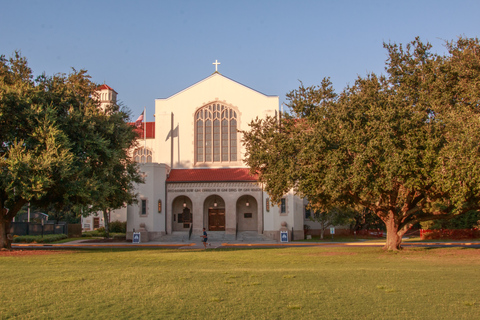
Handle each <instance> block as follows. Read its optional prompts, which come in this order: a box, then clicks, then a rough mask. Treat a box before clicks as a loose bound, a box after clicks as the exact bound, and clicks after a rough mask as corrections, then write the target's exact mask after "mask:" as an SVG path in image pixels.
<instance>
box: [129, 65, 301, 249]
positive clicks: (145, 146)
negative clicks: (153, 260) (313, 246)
mask: <svg viewBox="0 0 480 320" xmlns="http://www.w3.org/2000/svg"><path fill="white" fill-rule="evenodd" d="M278 109H279V98H278V96H269V95H265V94H262V93H260V92H258V91H256V90H253V89H251V88H249V87H247V86H245V85H242V84H240V83H238V82H236V81H234V80H231V79H229V78H227V77H225V76H223V75H221V74H220V73H218V72H215V73H213V74H212V75H210V76H209V77H207V78H205V79H203V80H201V81H199V82H197V83H196V84H194V85H192V86H190V87H188V88H186V89H184V90H182V91H180V92H178V93H176V94H174V95H172V96H170V97H167V98H162V99H156V100H155V113H154V119H155V121H154V122H153V123H143V124H142V127H141V128H139V129H138V130H139V132H142V133H141V134H142V136H141V138H139V141H138V142H139V143H138V148H137V149H136V150H132V156H133V157H134V158H135V159H137V160H136V161H138V162H139V163H140V171H141V172H142V174H143V175H144V178H145V184H140V185H138V186H137V193H138V198H137V200H138V203H137V204H134V205H131V206H128V208H126V210H124V209H122V210H123V211H122V212H124V213H125V214H126V216H125V220H124V221H127V239H131V238H132V233H133V232H134V231H135V232H141V233H142V242H143V241H152V240H158V239H160V238H162V239H165V237H168V236H169V235H174V234H178V233H188V232H189V231H190V232H192V233H193V234H194V235H199V234H201V232H202V228H206V229H207V230H208V231H211V232H217V233H224V234H225V235H231V236H234V235H236V234H237V233H239V232H240V233H241V232H247V231H248V232H250V233H252V232H253V233H256V234H258V235H262V236H266V237H268V238H270V239H275V240H279V238H280V230H283V231H286V230H288V231H289V232H290V234H292V233H291V232H293V235H294V237H295V238H296V239H299V238H303V225H304V205H303V200H302V199H299V198H298V197H296V196H295V195H294V194H293V192H289V193H288V194H286V195H285V197H284V200H282V201H283V203H282V205H280V206H274V205H273V204H272V203H271V202H270V200H269V199H268V195H267V194H266V193H265V192H264V191H263V189H262V186H261V185H259V184H258V182H257V180H256V178H255V177H253V176H251V175H249V174H248V168H247V167H246V166H245V164H244V163H243V161H242V159H243V157H244V154H245V149H244V147H243V145H242V143H241V140H242V137H241V133H240V132H239V131H242V130H249V126H248V124H249V123H250V122H251V121H252V120H254V119H256V118H265V117H266V116H276V115H277V113H278ZM147 111H148V110H147Z"/></svg>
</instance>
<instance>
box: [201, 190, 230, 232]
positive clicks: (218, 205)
mask: <svg viewBox="0 0 480 320" xmlns="http://www.w3.org/2000/svg"><path fill="white" fill-rule="evenodd" d="M204 212H205V220H204V221H206V224H207V225H206V228H207V230H209V231H225V201H224V200H223V198H222V197H220V196H217V195H211V196H209V197H207V198H206V199H205V202H204Z"/></svg>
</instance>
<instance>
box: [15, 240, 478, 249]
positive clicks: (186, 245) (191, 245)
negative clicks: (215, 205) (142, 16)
mask: <svg viewBox="0 0 480 320" xmlns="http://www.w3.org/2000/svg"><path fill="white" fill-rule="evenodd" d="M85 241H86V240H75V241H71V242H66V243H57V244H49V243H13V244H12V248H17V249H20V248H72V249H73V248H172V249H173V248H177V249H204V246H203V243H202V242H200V241H198V242H194V241H191V242H181V243H180V242H158V241H150V242H144V243H131V242H98V243H95V242H85ZM384 245H385V242H369V241H361V242H300V241H299V242H282V243H280V242H276V241H262V242H252V243H247V242H241V241H229V242H221V241H212V242H210V246H207V249H216V248H228V247H232V248H234V247H236V248H241V247H249V248H252V247H256V248H262V247H264V248H265V247H310V246H358V247H383V246H384ZM402 246H404V247H410V246H413V247H415V246H416V247H422V246H428V247H430V246H433V247H438V246H441V247H455V246H462V247H475V248H480V241H479V240H475V241H462V242H454V241H452V242H433V241H432V242H403V243H402Z"/></svg>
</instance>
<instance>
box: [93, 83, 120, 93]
mask: <svg viewBox="0 0 480 320" xmlns="http://www.w3.org/2000/svg"><path fill="white" fill-rule="evenodd" d="M97 90H112V91H113V92H115V93H117V91H115V90H113V89H112V87H110V86H107V85H106V84H102V85H101V86H99V87H98V88H97Z"/></svg>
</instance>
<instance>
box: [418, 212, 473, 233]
mask: <svg viewBox="0 0 480 320" xmlns="http://www.w3.org/2000/svg"><path fill="white" fill-rule="evenodd" d="M421 226H422V229H471V228H479V227H480V211H469V212H466V213H464V214H462V215H459V216H455V217H453V218H452V219H449V220H430V221H425V222H423V223H421Z"/></svg>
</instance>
